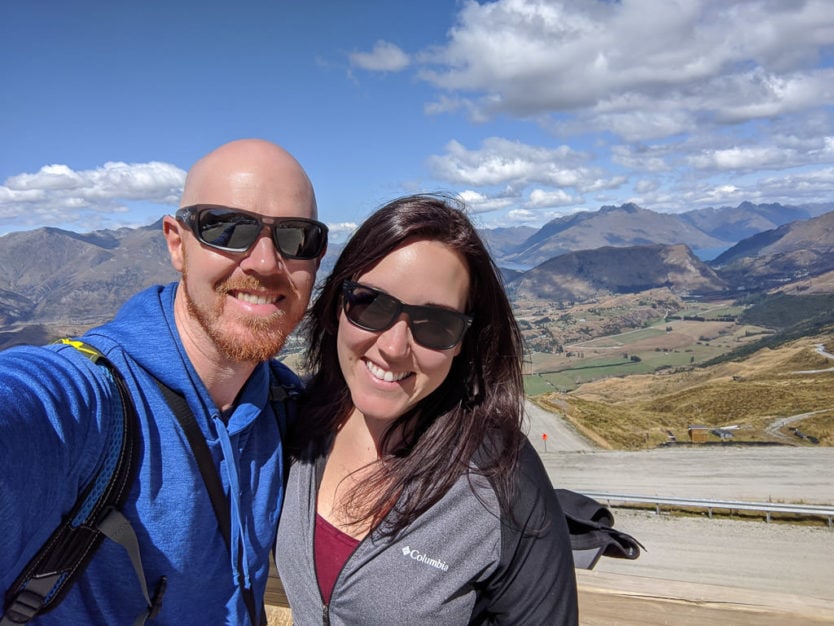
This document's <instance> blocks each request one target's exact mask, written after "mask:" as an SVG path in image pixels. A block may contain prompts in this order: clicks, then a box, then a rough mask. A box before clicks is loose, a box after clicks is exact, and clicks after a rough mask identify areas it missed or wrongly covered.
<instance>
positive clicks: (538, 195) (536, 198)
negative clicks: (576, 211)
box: [527, 189, 580, 208]
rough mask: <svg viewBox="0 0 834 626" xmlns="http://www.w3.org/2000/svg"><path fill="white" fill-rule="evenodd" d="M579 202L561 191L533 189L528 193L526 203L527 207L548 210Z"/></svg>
mask: <svg viewBox="0 0 834 626" xmlns="http://www.w3.org/2000/svg"><path fill="white" fill-rule="evenodd" d="M579 201H580V200H578V199H577V198H574V197H573V196H571V195H570V194H568V193H565V192H564V191H562V190H561V189H557V190H555V191H545V190H543V189H534V190H533V191H531V192H530V199H529V201H528V203H527V206H529V207H535V208H541V207H547V208H550V207H555V206H568V205H572V204H576V203H577V202H579Z"/></svg>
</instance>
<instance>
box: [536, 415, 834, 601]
mask: <svg viewBox="0 0 834 626" xmlns="http://www.w3.org/2000/svg"><path fill="white" fill-rule="evenodd" d="M531 406H532V405H531ZM527 411H528V414H529V418H528V419H529V420H530V423H531V430H530V439H531V441H532V442H533V445H534V446H535V448H536V449H537V450H538V451H539V454H540V455H541V457H542V460H543V462H544V465H545V467H546V468H547V470H548V474H549V475H550V478H551V480H552V482H553V484H554V486H557V487H565V488H567V489H574V490H576V491H602V492H610V493H620V494H638V495H662V496H678V497H693V498H717V499H727V500H751V501H768V500H772V501H775V502H796V503H819V504H834V448H810V447H790V446H760V447H744V446H737V445H732V444H725V445H721V446H702V447H674V448H673V447H670V448H657V449H652V450H646V451H639V452H624V451H608V450H599V449H595V448H593V446H591V445H590V444H589V443H588V442H587V441H585V440H584V439H583V438H582V437H580V436H579V435H578V434H577V433H576V432H575V431H574V430H573V429H572V428H571V427H570V426H566V425H564V424H562V423H561V419H560V418H559V417H558V416H557V415H555V414H547V412H546V411H543V410H542V409H540V408H538V407H533V408H530V407H528V409H527ZM540 412H541V413H540ZM540 432H549V433H553V434H552V435H549V436H548V440H547V451H545V450H544V445H543V441H542V440H541V434H540ZM614 514H615V518H616V520H615V525H616V527H617V528H620V529H622V530H623V531H625V532H628V533H629V534H632V535H633V536H634V537H636V538H637V539H638V540H639V541H640V542H641V543H643V544H644V545H645V546H646V548H647V552H645V553H644V554H642V555H641V556H640V558H639V559H637V560H635V561H627V560H618V559H611V558H603V559H601V561H600V562H599V563H598V564H597V566H596V570H598V571H602V572H612V573H618V574H630V575H634V576H646V577H650V578H658V579H664V580H679V581H687V582H701V583H710V584H720V585H726V586H728V587H739V588H746V589H757V590H763V591H780V592H786V593H794V594H799V595H807V596H814V597H819V598H826V599H834V583H832V581H834V529H829V528H827V527H826V526H824V524H823V523H822V522H821V523H820V525H818V526H810V527H809V526H796V525H791V524H783V523H770V524H767V523H765V522H764V521H761V522H759V521H738V520H727V519H718V518H714V519H708V518H706V517H702V518H698V517H689V518H684V517H679V516H670V515H668V514H661V515H660V516H658V515H655V514H654V513H653V512H630V511H626V510H623V509H615V510H614Z"/></svg>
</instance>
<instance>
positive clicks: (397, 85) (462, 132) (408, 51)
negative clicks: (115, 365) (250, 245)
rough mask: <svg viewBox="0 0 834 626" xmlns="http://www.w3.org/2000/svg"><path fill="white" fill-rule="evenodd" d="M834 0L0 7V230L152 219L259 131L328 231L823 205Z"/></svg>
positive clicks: (829, 155)
mask: <svg viewBox="0 0 834 626" xmlns="http://www.w3.org/2000/svg"><path fill="white" fill-rule="evenodd" d="M833 55H834V10H832V5H831V2H830V0H816V1H807V2H803V1H802V0H736V1H734V2H727V1H726V0H663V1H661V0H621V1H619V2H618V1H613V0H608V1H603V0H570V1H563V2H559V1H556V0H498V1H496V2H481V3H477V2H474V1H458V0H425V1H423V2H396V1H392V0H388V1H383V0H351V1H350V2H348V1H346V0H305V1H304V2H290V1H289V0H271V1H266V0H263V1H251V0H240V1H238V2H234V3H233V2H229V1H224V2H218V1H214V0H199V1H192V0H180V1H176V2H167V1H166V2H162V1H159V0H145V1H143V2H132V3H128V2H114V1H113V0H108V1H98V0H89V1H85V0H75V1H73V2H67V1H65V0H37V1H35V0H31V1H10V2H4V3H2V4H0V61H2V68H3V72H2V89H0V233H6V232H9V231H14V230H28V229H31V228H36V227H39V226H57V227H61V228H66V229H69V230H75V231H81V232H84V231H89V230H95V229H98V228H112V227H118V226H122V225H127V226H138V225H143V224H148V223H151V222H153V221H154V220H156V219H158V218H159V217H160V216H161V215H163V214H165V213H169V212H172V211H173V210H174V208H175V207H176V205H177V202H178V195H179V192H180V190H181V186H182V182H183V179H184V176H185V171H186V170H187V169H188V168H189V167H190V166H191V165H192V164H193V162H194V161H195V160H197V159H198V158H199V157H200V156H202V155H203V154H205V153H206V152H208V151H210V150H211V149H213V148H214V147H216V146H218V145H220V144H221V143H224V142H226V141H229V140H232V139H237V138H241V137H262V138H265V139H269V140H271V141H274V142H276V143H279V144H280V145H282V146H284V147H285V148H287V149H288V150H290V151H291V152H292V153H293V154H294V155H295V156H296V157H297V158H298V159H299V161H301V163H302V165H304V167H305V168H306V169H307V171H308V173H309V174H310V176H311V178H312V179H313V183H314V185H315V187H316V192H317V196H318V201H319V210H320V217H321V219H323V220H324V221H326V222H327V223H328V224H329V225H330V226H331V228H332V229H333V233H334V235H335V236H336V237H337V238H339V237H340V236H341V235H343V234H345V233H346V232H348V231H349V230H350V229H351V228H352V227H353V225H355V224H356V223H358V222H361V220H362V219H363V218H364V217H365V216H367V215H368V214H369V213H370V212H371V211H372V210H373V209H375V208H376V207H378V206H379V205H381V204H382V203H384V202H386V201H388V200H390V199H392V198H394V197H397V196H399V195H402V194H405V193H411V192H415V191H446V192H452V193H456V194H459V195H460V196H461V197H462V198H464V199H465V200H466V201H467V203H468V205H469V207H470V209H471V211H472V213H473V215H474V216H475V218H476V221H477V222H478V224H479V225H480V226H483V227H496V226H511V225H521V224H528V225H532V226H540V225H542V224H544V223H545V222H546V221H548V220H550V219H552V218H554V217H557V216H559V215H565V214H568V213H572V212H575V211H577V210H595V209H598V208H599V207H600V206H603V205H609V204H617V205H618V204H622V203H624V202H636V203H637V204H639V205H640V206H643V207H645V208H648V209H652V210H655V211H661V212H680V211H685V210H689V209H694V208H701V207H708V206H714V207H718V206H728V205H729V206H735V205H737V204H738V203H740V202H742V201H752V202H782V203H788V204H804V203H812V202H831V201H834V109H832V104H834V63H832V56H833Z"/></svg>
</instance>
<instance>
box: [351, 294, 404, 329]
mask: <svg viewBox="0 0 834 626" xmlns="http://www.w3.org/2000/svg"><path fill="white" fill-rule="evenodd" d="M346 305H347V306H346V308H345V312H346V313H347V316H348V319H349V320H350V321H352V322H353V323H354V324H356V325H358V326H361V327H362V328H365V329H367V330H385V329H386V328H388V327H389V326H391V323H392V322H393V321H394V319H395V318H396V316H397V315H398V314H399V312H400V307H399V303H398V302H397V301H396V300H394V299H393V298H392V297H390V296H386V295H385V294H384V293H379V292H378V291H371V290H370V289H365V288H363V287H358V286H357V287H354V288H353V289H352V290H351V291H349V292H348V297H347V301H346Z"/></svg>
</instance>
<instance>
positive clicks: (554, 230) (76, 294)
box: [0, 202, 834, 348]
mask: <svg viewBox="0 0 834 626" xmlns="http://www.w3.org/2000/svg"><path fill="white" fill-rule="evenodd" d="M833 209H834V203H832V204H830V205H810V206H804V207H791V206H783V205H779V204H759V205H756V204H751V203H746V202H745V203H742V204H740V205H739V206H737V207H726V208H721V209H702V210H698V211H690V212H687V213H681V214H666V213H656V212H654V211H651V210H648V209H643V208H640V207H639V206H637V205H635V204H624V205H622V206H619V207H615V206H604V207H602V208H600V209H599V210H598V211H586V212H582V213H577V214H574V215H570V216H566V217H560V218H557V219H555V220H552V221H551V222H548V223H547V224H545V225H544V226H543V227H542V228H540V229H533V228H530V227H517V228H501V229H496V230H482V231H481V233H482V235H483V237H484V239H485V241H486V242H487V244H488V246H489V248H490V250H491V252H492V254H493V256H494V257H495V259H496V263H497V264H498V266H499V267H501V268H502V272H503V274H504V279H505V281H506V283H507V287H508V291H509V293H510V295H511V297H512V298H514V299H520V298H523V299H544V300H551V301H554V300H555V301H562V302H571V301H582V300H585V299H588V298H592V297H597V296H599V295H600V294H606V293H610V294H617V293H634V292H639V291H642V290H645V289H652V288H657V287H667V288H669V289H670V290H671V291H673V292H675V293H678V294H703V293H715V292H726V293H734V292H740V291H761V290H765V289H770V288H772V287H775V286H779V285H784V284H785V283H788V282H790V281H794V280H800V279H802V280H805V281H807V280H808V279H813V277H815V276H819V275H823V274H825V273H826V272H834V254H832V252H834V211H832V210H833ZM341 248H342V246H341V245H340V244H333V245H332V246H331V247H330V249H329V250H328V254H327V255H326V256H325V259H324V260H323V263H322V267H321V269H320V273H319V276H320V277H323V276H326V275H327V274H328V273H329V271H330V270H331V269H332V266H333V263H334V262H335V259H336V257H337V256H338V252H339V251H340V250H341ZM710 251H714V252H715V255H710V254H709V252H710ZM0 270H2V271H0V348H1V347H4V346H6V345H10V344H11V343H15V342H19V339H15V335H14V334H13V333H11V331H13V330H17V329H20V328H24V327H29V326H31V325H37V324H46V325H50V324H51V325H61V324H63V325H75V326H90V325H93V324H96V323H100V322H101V321H103V320H106V319H109V318H110V317H112V315H113V314H114V313H115V311H116V310H117V309H118V307H119V306H120V305H121V304H122V303H123V302H124V301H125V300H127V298H129V297H130V296H131V295H132V294H134V293H136V292H137V291H139V290H141V289H143V288H145V287H147V286H150V285H152V284H156V283H165V282H169V281H171V280H176V279H177V277H178V276H177V273H176V272H175V271H174V270H173V268H172V267H171V265H170V262H169V260H168V252H167V248H166V246H165V240H164V238H163V236H162V225H161V220H160V221H158V222H156V223H154V224H151V225H149V226H144V227H140V228H135V229H131V228H122V229H118V230H101V231H95V232H92V233H87V234H79V233H75V232H70V231H65V230H60V229H56V228H39V229H36V230H32V231H27V232H18V233H9V234H7V235H4V236H2V237H0Z"/></svg>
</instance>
